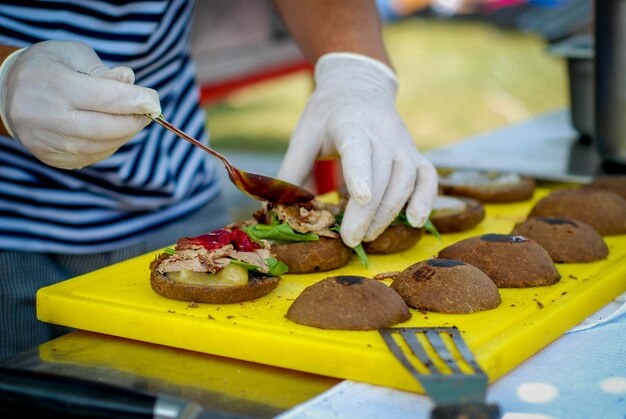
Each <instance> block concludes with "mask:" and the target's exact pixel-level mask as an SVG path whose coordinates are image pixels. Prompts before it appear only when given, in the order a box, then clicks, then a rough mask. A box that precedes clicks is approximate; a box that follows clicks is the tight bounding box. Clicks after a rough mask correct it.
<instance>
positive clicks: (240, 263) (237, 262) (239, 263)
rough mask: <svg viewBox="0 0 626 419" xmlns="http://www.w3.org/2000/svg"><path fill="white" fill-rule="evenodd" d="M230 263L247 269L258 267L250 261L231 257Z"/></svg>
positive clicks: (251, 269) (254, 269)
mask: <svg viewBox="0 0 626 419" xmlns="http://www.w3.org/2000/svg"><path fill="white" fill-rule="evenodd" d="M230 263H232V264H233V265H237V266H241V267H242V268H244V269H246V270H248V271H256V270H257V269H259V267H258V266H256V265H253V264H251V263H248V262H244V261H242V260H238V259H231V260H230Z"/></svg>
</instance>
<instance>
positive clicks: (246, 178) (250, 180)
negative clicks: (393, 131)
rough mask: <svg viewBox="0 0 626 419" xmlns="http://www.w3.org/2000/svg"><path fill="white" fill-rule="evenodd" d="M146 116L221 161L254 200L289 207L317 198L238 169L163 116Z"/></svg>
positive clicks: (241, 188) (285, 184) (232, 179)
mask: <svg viewBox="0 0 626 419" xmlns="http://www.w3.org/2000/svg"><path fill="white" fill-rule="evenodd" d="M146 116H147V117H148V118H150V119H152V120H153V121H154V122H156V123H157V124H159V125H161V126H162V127H164V128H166V129H168V130H169V131H171V132H173V133H174V134H176V135H177V136H179V137H180V138H182V139H184V140H187V141H189V142H190V143H191V144H193V145H195V146H196V147H200V148H201V149H203V150H204V151H206V152H207V153H209V154H212V155H213V156H215V157H217V158H218V159H220V160H221V161H222V163H224V166H225V167H226V171H227V172H228V177H229V178H230V180H231V181H232V182H233V183H234V184H235V186H236V187H237V188H239V190H241V191H242V192H243V193H245V194H246V195H248V196H251V197H252V198H255V199H258V200H261V201H268V202H272V203H279V204H286V205H289V204H296V203H300V202H307V201H310V200H312V199H313V198H314V197H315V195H313V194H312V193H311V192H309V191H307V190H306V189H303V188H301V187H299V186H296V185H294V184H292V183H289V182H285V181H282V180H280V179H276V178H273V177H270V176H265V175H261V174H258V173H253V172H248V171H245V170H241V169H237V168H236V167H235V166H233V165H232V163H231V162H229V161H228V159H227V158H226V157H224V156H223V155H221V154H220V153H218V152H217V151H215V150H213V149H212V148H210V147H208V146H206V145H205V144H203V143H201V142H200V141H198V140H196V139H195V138H193V137H190V136H189V135H187V134H185V133H184V132H183V131H181V130H180V129H178V128H176V127H175V126H174V125H172V124H171V123H169V122H167V121H166V120H165V119H163V117H162V116H158V117H156V118H153V117H151V116H150V115H146Z"/></svg>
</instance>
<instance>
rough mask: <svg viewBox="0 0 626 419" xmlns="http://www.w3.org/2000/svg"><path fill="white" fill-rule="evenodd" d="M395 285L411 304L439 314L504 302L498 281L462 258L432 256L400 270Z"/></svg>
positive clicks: (471, 310)
mask: <svg viewBox="0 0 626 419" xmlns="http://www.w3.org/2000/svg"><path fill="white" fill-rule="evenodd" d="M391 288H392V289H394V290H396V291H397V292H398V294H400V295H401V296H402V298H404V301H406V303H407V304H408V305H409V307H413V308H417V309H420V310H428V311H435V312H438V313H459V314H461V313H473V312H475V311H482V310H491V309H492V308H496V307H497V306H499V305H500V302H501V299H500V292H499V291H498V287H496V284H495V283H494V282H493V281H492V280H491V278H489V277H488V276H487V275H486V274H485V273H484V272H483V271H481V270H480V269H478V268H477V267H475V266H472V265H469V264H467V263H465V262H462V261H459V260H450V259H429V260H425V261H422V262H418V263H415V264H413V265H411V266H409V267H408V268H406V269H405V270H404V271H402V272H401V273H400V275H398V276H397V277H396V279H394V281H393V283H392V284H391Z"/></svg>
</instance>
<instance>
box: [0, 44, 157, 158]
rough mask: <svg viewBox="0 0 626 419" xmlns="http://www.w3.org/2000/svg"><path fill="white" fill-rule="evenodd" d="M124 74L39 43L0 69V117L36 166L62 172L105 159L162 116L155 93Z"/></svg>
mask: <svg viewBox="0 0 626 419" xmlns="http://www.w3.org/2000/svg"><path fill="white" fill-rule="evenodd" d="M134 82H135V75H134V73H133V71H132V70H131V69H130V68H127V67H117V68H114V69H109V68H107V67H106V66H105V65H104V64H103V63H102V61H101V60H100V58H99V57H98V56H97V55H96V53H95V51H94V50H93V49H92V48H91V47H89V46H87V45H85V44H83V43H78V42H69V41H45V42H40V43H37V44H34V45H32V46H30V47H28V48H25V49H21V50H18V51H16V52H14V53H13V54H11V56H9V58H8V59H7V60H5V62H4V63H3V64H2V67H0V116H1V117H2V122H3V123H4V126H5V127H6V128H7V131H8V132H9V133H10V134H11V136H12V137H13V138H15V139H17V140H19V141H20V142H21V143H22V144H23V145H24V147H26V148H28V149H29V150H30V151H31V152H32V153H33V154H34V155H35V156H36V157H37V158H38V159H39V160H41V161H43V162H44V163H46V164H48V165H50V166H55V167H59V168H62V169H76V168H81V167H84V166H87V165H90V164H92V163H95V162H98V161H100V160H103V159H105V158H107V157H109V156H110V155H111V154H113V153H114V152H115V151H116V150H117V149H118V148H119V147H120V146H122V145H123V144H124V143H126V142H128V141H129V140H131V139H132V138H133V137H134V136H135V134H137V132H139V131H141V130H142V129H143V128H144V127H145V126H146V125H148V124H149V123H150V120H149V119H148V118H146V117H145V116H143V115H144V114H150V115H154V116H158V115H159V114H160V113H161V105H160V103H159V98H158V94H157V93H156V91H154V90H152V89H147V88H144V87H140V86H135V85H133V83H134Z"/></svg>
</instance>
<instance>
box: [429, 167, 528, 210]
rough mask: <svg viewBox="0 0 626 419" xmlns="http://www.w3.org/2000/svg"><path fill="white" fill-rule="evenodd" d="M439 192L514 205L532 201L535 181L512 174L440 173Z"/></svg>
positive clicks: (478, 172) (458, 171)
mask: <svg viewBox="0 0 626 419" xmlns="http://www.w3.org/2000/svg"><path fill="white" fill-rule="evenodd" d="M439 190H440V192H441V193H442V194H444V195H456V196H466V197H468V198H474V199H477V200H478V201H480V202H491V203H504V202H518V201H525V200H527V199H530V198H532V196H533V193H534V192H535V180H534V179H532V178H530V177H528V176H520V175H517V174H513V173H499V172H480V171H469V170H468V171H463V170H456V171H449V172H448V173H446V172H445V171H444V172H440V175H439Z"/></svg>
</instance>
